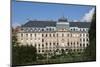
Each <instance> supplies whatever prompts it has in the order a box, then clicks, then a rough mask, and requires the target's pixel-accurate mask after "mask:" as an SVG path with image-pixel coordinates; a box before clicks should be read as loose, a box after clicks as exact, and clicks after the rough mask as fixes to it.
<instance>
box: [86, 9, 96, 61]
mask: <svg viewBox="0 0 100 67" xmlns="http://www.w3.org/2000/svg"><path fill="white" fill-rule="evenodd" d="M89 43H90V45H89V46H88V47H87V48H86V50H85V52H84V56H85V57H87V58H88V59H89V60H96V9H95V13H94V15H93V19H92V22H91V26H90V30H89Z"/></svg>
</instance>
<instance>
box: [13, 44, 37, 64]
mask: <svg viewBox="0 0 100 67" xmlns="http://www.w3.org/2000/svg"><path fill="white" fill-rule="evenodd" d="M36 56H37V53H36V48H35V47H33V46H28V45H27V46H23V45H22V46H15V47H13V48H12V64H13V65H26V64H32V63H33V62H34V61H36Z"/></svg>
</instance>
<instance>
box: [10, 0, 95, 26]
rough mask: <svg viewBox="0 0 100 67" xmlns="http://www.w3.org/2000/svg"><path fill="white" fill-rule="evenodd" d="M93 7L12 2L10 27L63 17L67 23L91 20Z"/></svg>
mask: <svg viewBox="0 0 100 67" xmlns="http://www.w3.org/2000/svg"><path fill="white" fill-rule="evenodd" d="M94 9H95V7H94V6H86V5H85V6H83V5H72V4H53V3H39V2H19V1H17V2H16V1H14V0H13V1H12V11H11V14H12V25H13V26H17V25H21V24H24V23H26V22H27V21H29V20H34V19H35V20H54V21H57V20H58V19H59V18H61V17H62V16H64V17H65V18H67V19H68V20H69V21H72V20H73V21H82V22H84V21H87V22H89V21H90V20H91V17H92V15H93V13H94Z"/></svg>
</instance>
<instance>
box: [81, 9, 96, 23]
mask: <svg viewBox="0 0 100 67" xmlns="http://www.w3.org/2000/svg"><path fill="white" fill-rule="evenodd" d="M94 10H95V8H92V9H91V10H90V11H89V12H88V13H86V14H85V15H84V16H83V18H82V19H81V21H82V22H91V20H92V17H93V14H94Z"/></svg>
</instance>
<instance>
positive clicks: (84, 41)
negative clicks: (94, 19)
mask: <svg viewBox="0 0 100 67" xmlns="http://www.w3.org/2000/svg"><path fill="white" fill-rule="evenodd" d="M89 27H90V23H89V22H69V21H68V20H67V18H65V17H62V18H60V19H58V21H52V20H49V21H41V20H30V21H28V22H27V23H25V24H24V25H22V26H21V27H20V28H19V31H18V32H17V38H18V42H19V43H20V45H32V46H35V47H36V49H37V53H38V54H47V53H48V54H50V55H52V54H54V53H56V54H60V53H61V52H62V51H65V53H68V52H69V51H70V52H83V51H84V49H85V48H86V47H87V46H88V45H89V33H88V31H89Z"/></svg>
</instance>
